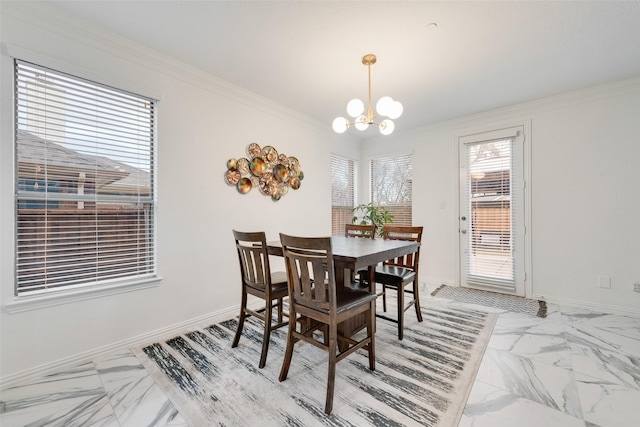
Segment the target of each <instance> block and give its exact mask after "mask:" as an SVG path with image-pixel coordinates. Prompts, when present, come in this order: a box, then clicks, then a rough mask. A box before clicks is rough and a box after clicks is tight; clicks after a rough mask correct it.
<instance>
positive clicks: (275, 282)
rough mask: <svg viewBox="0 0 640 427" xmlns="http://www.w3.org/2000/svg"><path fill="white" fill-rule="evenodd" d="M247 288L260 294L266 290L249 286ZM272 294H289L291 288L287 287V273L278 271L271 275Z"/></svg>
mask: <svg viewBox="0 0 640 427" xmlns="http://www.w3.org/2000/svg"><path fill="white" fill-rule="evenodd" d="M247 287H249V288H251V289H255V290H256V291H259V292H264V288H258V287H255V286H251V285H247ZM271 292H275V293H277V294H280V293H282V292H285V293H286V294H288V293H289V287H288V285H287V273H285V272H284V271H276V272H273V273H271Z"/></svg>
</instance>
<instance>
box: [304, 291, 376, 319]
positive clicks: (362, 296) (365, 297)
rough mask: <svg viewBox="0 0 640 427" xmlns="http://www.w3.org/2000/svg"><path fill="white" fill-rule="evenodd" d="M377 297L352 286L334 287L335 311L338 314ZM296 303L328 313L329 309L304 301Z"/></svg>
mask: <svg viewBox="0 0 640 427" xmlns="http://www.w3.org/2000/svg"><path fill="white" fill-rule="evenodd" d="M376 298H377V295H376V294H372V293H371V292H368V291H364V290H358V289H353V288H346V287H345V288H337V289H336V299H337V301H336V306H337V307H336V308H337V313H338V314H340V313H342V312H345V311H347V310H349V309H351V308H353V307H357V306H359V305H362V304H365V303H367V302H369V301H372V300H374V299H376ZM298 304H300V305H304V306H306V307H309V308H313V309H314V310H317V311H320V312H323V313H329V309H328V308H327V309H321V308H318V307H317V306H312V305H310V304H305V303H304V301H299V302H298Z"/></svg>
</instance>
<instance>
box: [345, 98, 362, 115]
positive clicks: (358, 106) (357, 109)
mask: <svg viewBox="0 0 640 427" xmlns="http://www.w3.org/2000/svg"><path fill="white" fill-rule="evenodd" d="M363 111H364V103H363V102H362V101H360V100H359V99H357V98H356V99H352V100H351V101H349V103H348V104H347V113H348V114H349V115H350V116H351V117H358V116H359V115H360V114H362V112H363Z"/></svg>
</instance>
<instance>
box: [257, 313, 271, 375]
mask: <svg viewBox="0 0 640 427" xmlns="http://www.w3.org/2000/svg"><path fill="white" fill-rule="evenodd" d="M272 304H273V301H267V307H266V308H265V310H264V334H263V335H262V355H261V356H260V364H259V365H258V368H260V369H262V368H264V365H265V364H266V363H267V353H268V352H269V340H270V339H271V316H272V312H273V306H272Z"/></svg>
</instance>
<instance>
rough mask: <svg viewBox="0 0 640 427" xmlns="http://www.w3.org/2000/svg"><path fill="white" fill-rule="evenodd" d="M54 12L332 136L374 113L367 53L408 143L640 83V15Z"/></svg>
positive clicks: (370, 7)
mask: <svg viewBox="0 0 640 427" xmlns="http://www.w3.org/2000/svg"><path fill="white" fill-rule="evenodd" d="M47 3H49V4H50V5H53V6H55V7H58V8H60V9H63V10H65V11H67V12H69V13H71V14H73V15H77V16H79V17H82V18H84V19H86V20H88V21H91V22H94V23H96V24H98V25H100V26H102V27H105V28H107V29H109V30H111V31H114V32H116V33H119V34H120V35H122V36H124V37H127V38H129V39H132V40H135V41H137V42H139V43H141V44H143V45H146V46H149V47H150V48H152V49H155V50H157V51H160V52H163V53H165V54H167V55H170V56H172V57H175V58H177V59H179V60H181V61H183V62H185V63H188V64H191V65H193V66H195V67H197V68H200V69H202V70H205V71H207V72H209V73H211V74H213V75H215V76H217V77H220V78H222V79H225V80H227V81H229V82H232V83H234V84H236V85H239V86H242V87H244V88H246V89H249V90H251V91H253V92H255V93H257V94H259V95H262V96H264V97H266V98H269V99H271V100H273V101H276V102H278V103H280V104H283V105H285V106H287V107H290V108H292V109H294V110H297V111H300V112H302V113H304V114H306V115H308V116H310V117H312V118H315V119H317V120H319V121H320V122H322V123H326V124H327V127H330V125H331V122H332V121H333V119H334V118H335V117H336V116H339V115H342V116H344V115H346V103H347V102H348V101H349V100H350V99H351V98H356V97H357V98H360V99H363V100H365V102H366V96H367V68H366V67H365V66H364V65H362V62H361V59H362V56H363V55H364V54H367V53H374V54H375V55H377V57H378V62H377V63H376V64H375V65H373V66H372V67H371V79H372V97H373V102H374V103H375V101H376V100H377V99H378V98H379V97H381V96H383V95H389V96H391V97H393V98H394V99H396V100H399V101H401V102H402V103H403V105H404V114H403V116H402V117H400V118H399V119H398V120H396V129H398V130H400V129H408V128H412V127H417V126H421V125H426V124H430V123H435V122H439V121H442V120H447V119H451V118H455V117H460V116H464V115H467V114H472V113H477V112H481V111H485V110H489V109H493V108H497V107H502V106H507V105H512V104H515V103H519V102H523V101H527V100H531V99H535V98H540V97H544V96H548V95H553V94H556V93H561V92H566V91H570V90H574V89H580V88H584V87H588V86H592V85H597V84H601V83H606V82H610V81H615V80H620V79H625V78H631V77H636V76H640V1H624V2H617V1H598V2H585V1H563V2H549V1H535V2H522V1H511V2H507V1H499V2H496V1H494V2H484V1H471V2H455V1H447V2H444V1H443V2H434V1H350V2H345V1H210V0H209V1H207V0H204V1H203V0H200V1H152V0H147V1H127V0H123V1H100V0H97V1H95V0H94V1H88V0H86V1H60V0H51V1H48V2H47ZM431 23H436V24H437V26H436V25H430V24H431ZM352 132H353V131H352ZM376 135H377V133H372V132H371V131H367V132H366V133H365V134H364V135H363V136H365V137H367V136H376Z"/></svg>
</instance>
